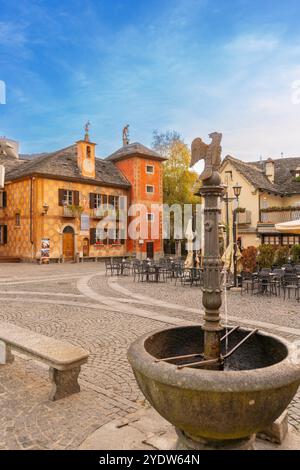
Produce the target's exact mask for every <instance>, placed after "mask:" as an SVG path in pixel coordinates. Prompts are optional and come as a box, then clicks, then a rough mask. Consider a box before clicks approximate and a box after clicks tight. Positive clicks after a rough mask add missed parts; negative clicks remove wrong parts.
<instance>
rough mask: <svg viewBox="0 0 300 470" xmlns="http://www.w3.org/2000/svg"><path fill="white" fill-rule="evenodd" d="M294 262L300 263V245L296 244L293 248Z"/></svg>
mask: <svg viewBox="0 0 300 470" xmlns="http://www.w3.org/2000/svg"><path fill="white" fill-rule="evenodd" d="M291 255H292V258H293V261H294V263H300V245H294V246H293V247H292V249H291Z"/></svg>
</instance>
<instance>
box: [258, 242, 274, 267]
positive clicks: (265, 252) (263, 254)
mask: <svg viewBox="0 0 300 470" xmlns="http://www.w3.org/2000/svg"><path fill="white" fill-rule="evenodd" d="M274 255H275V247H274V246H272V245H260V246H259V247H258V256H257V262H258V264H259V266H260V268H271V267H272V265H273V264H274Z"/></svg>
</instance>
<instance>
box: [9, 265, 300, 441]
mask: <svg viewBox="0 0 300 470" xmlns="http://www.w3.org/2000/svg"><path fill="white" fill-rule="evenodd" d="M103 274H104V270H103V265H102V264H100V263H86V264H83V265H76V264H64V265H50V266H38V265H30V264H16V265H8V264H5V265H4V264H2V265H1V264H0V319H1V320H5V321H9V322H11V323H14V324H16V325H19V326H23V327H24V328H29V329H31V330H34V331H37V332H40V333H42V334H45V335H47V336H53V337H55V338H59V339H62V340H65V341H68V342H70V343H72V344H76V345H80V346H82V347H83V348H85V349H87V350H88V351H89V352H90V358H89V361H88V363H87V364H85V365H84V366H83V367H82V372H81V375H80V383H81V390H82V391H81V393H80V394H76V395H73V396H71V397H68V398H65V399H63V400H59V401H57V402H50V401H49V400H48V393H49V387H50V385H49V382H48V370H47V368H45V367H44V366H43V365H42V364H41V363H38V362H35V361H32V360H28V358H26V357H25V356H21V355H18V356H17V358H16V361H15V362H14V364H12V365H7V366H1V367H0V407H1V408H0V423H1V426H0V449H66V448H67V449H76V448H78V446H80V444H81V442H82V441H84V439H86V437H87V436H88V435H90V434H91V433H92V432H93V431H95V430H96V429H97V428H99V427H100V426H103V425H104V424H106V423H108V422H110V421H112V420H114V419H116V418H118V417H123V416H126V415H128V414H130V413H132V412H135V411H137V410H138V409H140V407H141V406H142V403H143V397H142V395H141V393H140V392H139V391H138V388H137V386H136V383H135V380H134V377H133V374H132V372H131V369H130V367H129V365H128V362H127V358H126V352H127V349H128V346H129V344H130V343H131V342H132V341H133V340H134V339H135V338H136V337H138V336H140V335H142V334H144V333H146V332H150V331H152V330H155V329H159V328H164V327H169V326H170V324H172V323H174V324H176V321H177V322H181V323H183V322H186V321H193V322H200V321H201V315H200V307H201V294H200V291H199V290H198V289H196V288H192V289H191V288H188V287H181V286H179V285H177V286H176V287H175V286H174V285H172V284H170V285H168V286H165V285H149V284H147V285H141V284H134V283H133V281H132V279H130V278H125V277H124V278H122V279H116V278H106V277H105V276H104V275H103ZM119 286H120V287H119ZM122 288H123V291H122ZM145 295H146V296H148V297H150V298H151V300H148V299H145V298H144V296H145ZM136 296H138V298H137V297H136ZM277 300H278V299H275V301H273V299H272V302H270V299H259V298H256V297H253V298H252V297H251V298H250V297H249V296H247V297H246V296H245V297H243V298H242V299H241V298H240V296H239V295H235V296H234V297H233V296H232V298H231V297H230V298H229V312H230V313H231V312H234V314H235V315H236V316H239V317H242V318H243V319H244V320H246V321H248V320H249V321H250V319H251V320H255V321H256V320H260V321H265V322H268V323H270V324H271V323H272V324H277V325H282V326H283V327H292V328H294V329H295V331H294V330H293V331H292V332H283V333H282V334H283V335H285V336H287V337H289V338H291V339H294V338H299V339H300V321H299V315H300V307H299V306H298V305H297V303H295V302H293V301H290V302H289V303H284V304H283V303H282V302H281V301H279V302H280V306H278V305H279V304H277ZM163 302H164V303H163ZM172 304H176V306H177V308H176V309H174V308H172ZM281 309H283V310H281ZM198 310H199V313H198ZM273 312H274V313H273ZM297 313H298V315H297ZM280 315H281V318H279V317H280ZM282 318H284V321H282ZM177 324H178V323H177ZM271 326H272V325H271ZM271 326H270V330H272V327H271ZM296 328H299V334H298V333H297V330H296ZM277 333H278V332H277ZM290 411H291V413H290V423H291V424H292V425H293V426H294V427H295V428H296V429H299V430H300V399H299V396H297V397H296V399H295V400H294V403H293V404H292V405H291V408H290Z"/></svg>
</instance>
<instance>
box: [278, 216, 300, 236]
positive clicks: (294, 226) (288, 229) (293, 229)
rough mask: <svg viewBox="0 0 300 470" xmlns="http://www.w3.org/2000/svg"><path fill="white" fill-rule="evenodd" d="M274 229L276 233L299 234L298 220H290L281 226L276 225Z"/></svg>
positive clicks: (299, 223)
mask: <svg viewBox="0 0 300 470" xmlns="http://www.w3.org/2000/svg"><path fill="white" fill-rule="evenodd" d="M275 228H276V230H277V231H278V232H283V233H284V232H285V233H300V219H298V220H291V221H290V222H284V223H282V224H276V225H275Z"/></svg>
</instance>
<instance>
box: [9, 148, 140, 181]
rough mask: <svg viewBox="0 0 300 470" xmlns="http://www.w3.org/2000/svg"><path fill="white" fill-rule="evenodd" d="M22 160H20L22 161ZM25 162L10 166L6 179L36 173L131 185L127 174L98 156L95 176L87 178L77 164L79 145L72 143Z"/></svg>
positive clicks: (14, 178)
mask: <svg viewBox="0 0 300 470" xmlns="http://www.w3.org/2000/svg"><path fill="white" fill-rule="evenodd" d="M21 161H22V160H19V162H21ZM22 162H23V164H20V165H15V166H12V167H9V168H8V169H7V170H8V171H7V174H6V180H10V181H11V180H16V179H19V178H22V177H24V176H30V175H34V174H38V175H44V176H48V177H51V176H52V177H56V178H57V177H60V178H61V179H64V178H67V179H75V180H77V181H86V182H87V181H88V182H91V183H93V182H94V183H101V184H104V185H113V186H122V187H130V186H131V185H130V183H129V182H128V181H127V179H126V178H125V176H124V175H123V174H122V173H121V172H120V171H119V170H118V168H116V166H115V165H114V164H113V163H111V162H108V161H105V160H102V159H99V158H96V160H95V165H96V176H95V178H86V177H84V176H82V175H81V173H80V170H79V168H78V166H77V146H76V144H74V145H71V146H70V147H67V148H65V149H62V150H58V151H57V152H53V153H48V154H44V155H42V156H40V157H36V158H34V159H32V160H23V161H22Z"/></svg>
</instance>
